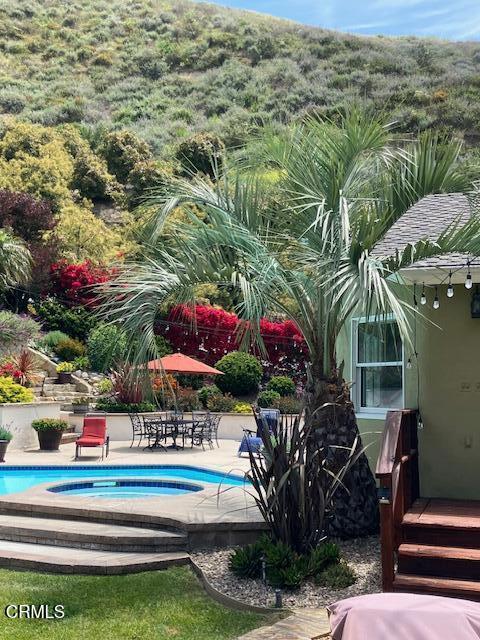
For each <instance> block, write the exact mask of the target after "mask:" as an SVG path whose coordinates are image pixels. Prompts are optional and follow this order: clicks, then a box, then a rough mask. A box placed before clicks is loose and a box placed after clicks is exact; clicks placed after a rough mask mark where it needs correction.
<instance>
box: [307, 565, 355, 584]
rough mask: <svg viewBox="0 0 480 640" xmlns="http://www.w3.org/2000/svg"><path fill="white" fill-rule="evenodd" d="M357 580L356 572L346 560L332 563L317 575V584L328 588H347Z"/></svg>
mask: <svg viewBox="0 0 480 640" xmlns="http://www.w3.org/2000/svg"><path fill="white" fill-rule="evenodd" d="M355 582H356V576H355V573H354V571H353V570H352V569H351V568H350V567H349V566H348V564H346V563H345V562H340V563H338V564H332V565H330V566H329V567H328V568H327V569H325V571H323V572H322V573H319V574H318V575H316V576H315V584H318V585H319V586H321V587H327V588H328V589H346V588H347V587H350V586H351V585H352V584H354V583H355Z"/></svg>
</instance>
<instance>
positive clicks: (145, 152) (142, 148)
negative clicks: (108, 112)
mask: <svg viewBox="0 0 480 640" xmlns="http://www.w3.org/2000/svg"><path fill="white" fill-rule="evenodd" d="M100 152H101V154H102V155H103V157H104V158H105V160H106V162H107V166H108V170H109V171H110V172H111V173H112V174H113V175H115V176H116V177H117V179H118V180H120V182H122V183H126V182H127V180H129V175H130V172H131V171H132V170H133V169H134V167H135V166H136V165H139V164H140V163H145V162H151V161H152V153H151V151H150V149H149V147H148V145H147V144H146V143H145V142H144V141H143V140H141V139H140V138H139V137H137V136H136V135H135V134H134V133H132V132H131V131H127V130H123V131H112V132H110V133H107V135H106V136H105V137H104V139H103V141H102V144H101V146H100ZM137 171H138V170H137Z"/></svg>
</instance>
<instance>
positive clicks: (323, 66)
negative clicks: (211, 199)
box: [0, 0, 480, 156]
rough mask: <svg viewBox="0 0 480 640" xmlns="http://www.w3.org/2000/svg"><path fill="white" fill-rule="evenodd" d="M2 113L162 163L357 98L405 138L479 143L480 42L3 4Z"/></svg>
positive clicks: (182, 13) (183, 8)
mask: <svg viewBox="0 0 480 640" xmlns="http://www.w3.org/2000/svg"><path fill="white" fill-rule="evenodd" d="M0 87H1V91H0V113H3V114H14V115H16V116H17V117H18V118H21V119H27V120H31V121H34V122H40V123H42V124H46V125H55V124H60V123H65V122H79V123H83V124H85V125H87V126H88V127H90V128H91V129H92V132H91V135H92V136H94V135H95V132H96V131H98V130H99V129H102V128H111V127H112V126H113V127H115V128H120V127H126V128H130V129H133V130H134V131H136V132H137V133H138V134H139V135H140V136H142V137H143V138H144V139H146V140H147V141H148V142H149V143H150V144H151V145H152V146H153V148H154V150H155V152H156V153H157V154H159V155H163V156H168V155H169V152H170V145H171V143H172V142H173V141H178V139H179V138H182V137H184V136H187V135H189V134H191V133H192V132H194V131H199V130H207V131H213V132H215V133H218V134H219V135H220V136H221V137H222V138H223V139H224V141H225V143H226V144H227V145H232V144H239V143H241V142H242V141H243V140H244V139H245V137H246V136H247V135H248V133H249V132H250V131H251V130H252V129H254V128H255V127H256V126H257V125H258V123H259V122H261V121H262V120H263V119H264V118H268V117H273V118H276V119H278V120H280V121H282V122H288V121H290V120H292V119H295V118H298V117H301V116H302V115H303V114H304V113H306V112H311V111H319V112H321V113H325V114H333V113H335V112H336V111H337V110H338V109H339V108H342V107H343V106H345V105H346V104H347V103H348V102H349V101H351V100H352V99H355V98H357V99H358V98H361V99H362V100H363V101H365V102H366V103H367V104H372V105H375V106H376V107H377V108H379V109H381V110H384V111H386V112H387V113H388V114H391V115H392V117H393V118H394V119H396V120H398V122H399V127H400V130H403V131H416V130H419V129H425V128H429V127H440V126H442V127H448V128H451V129H454V130H457V131H460V132H461V133H462V134H464V135H465V136H466V138H467V140H468V141H469V142H475V141H476V139H477V136H479V135H480V43H450V42H443V41H436V40H422V39H417V38H398V39H393V38H383V37H375V38H365V37H356V36H351V35H344V34H339V33H336V32H332V31H326V30H323V29H317V28H312V27H306V26H302V25H300V24H296V23H293V22H288V21H282V20H278V19H274V18H270V17H262V16H259V15H256V14H252V13H248V12H241V11H235V10H230V9H223V8H220V7H217V6H215V5H205V4H194V3H192V2H187V1H183V0H180V1H177V0H175V1H174V2H173V1H172V2H169V1H168V0H141V1H137V2H135V1H132V0H77V1H75V0H72V1H69V2H67V1H65V0H10V1H8V2H7V0H3V2H2V3H1V4H0Z"/></svg>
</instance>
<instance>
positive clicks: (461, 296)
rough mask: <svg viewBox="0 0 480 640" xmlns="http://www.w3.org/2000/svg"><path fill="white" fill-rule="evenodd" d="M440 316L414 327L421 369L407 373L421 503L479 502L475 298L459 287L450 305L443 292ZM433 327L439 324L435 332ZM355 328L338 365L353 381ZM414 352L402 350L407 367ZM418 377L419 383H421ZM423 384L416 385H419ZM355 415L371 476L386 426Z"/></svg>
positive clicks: (428, 314)
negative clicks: (416, 416)
mask: <svg viewBox="0 0 480 640" xmlns="http://www.w3.org/2000/svg"><path fill="white" fill-rule="evenodd" d="M439 299H440V308H439V309H437V310H434V309H433V308H432V300H433V291H432V290H431V289H430V290H429V291H428V304H427V305H425V306H421V307H420V309H421V311H422V313H423V314H424V316H425V318H423V319H422V318H418V319H417V322H416V330H417V347H416V350H417V352H418V368H417V366H416V364H415V361H414V359H413V366H412V369H410V370H408V369H405V407H406V408H417V407H420V411H421V415H422V420H423V425H424V426H423V429H421V430H420V431H419V447H420V483H421V493H422V495H424V496H431V497H445V498H465V499H468V498H470V499H480V357H479V356H480V319H472V318H471V317H470V300H471V292H469V291H467V290H466V289H465V288H464V287H463V286H462V285H457V286H456V287H455V295H454V297H453V298H451V299H448V298H447V297H446V287H445V286H443V287H440V288H439ZM433 323H435V325H437V326H435V325H434V324H433ZM350 345H351V326H350V324H349V325H348V327H346V329H345V330H344V331H343V332H342V334H341V336H340V337H339V340H338V356H339V360H342V359H343V360H344V362H345V369H344V375H345V378H346V379H347V380H351V377H352V370H351V360H352V358H351V346H350ZM411 353H412V348H411V347H408V346H406V347H405V361H407V360H408V358H409V356H411ZM417 376H418V377H417ZM418 382H419V384H418ZM361 416H362V414H361V413H359V414H357V417H358V423H359V428H360V431H361V433H362V436H363V440H364V442H365V444H368V443H373V445H372V446H371V447H370V448H369V449H368V451H367V454H368V457H369V459H370V464H371V466H372V469H374V468H375V464H376V459H377V456H378V450H379V442H380V435H381V434H380V433H378V434H377V435H375V433H372V432H381V431H382V430H383V424H384V420H383V419H379V420H373V419H371V418H367V419H364V418H362V417H361Z"/></svg>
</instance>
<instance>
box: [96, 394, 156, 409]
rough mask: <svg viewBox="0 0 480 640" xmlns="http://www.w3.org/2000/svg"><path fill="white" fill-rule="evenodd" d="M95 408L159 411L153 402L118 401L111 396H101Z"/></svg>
mask: <svg viewBox="0 0 480 640" xmlns="http://www.w3.org/2000/svg"><path fill="white" fill-rule="evenodd" d="M95 408H96V409H97V410H98V411H106V412H107V413H129V412H133V413H150V412H152V411H158V407H156V406H155V405H154V404H153V403H152V402H117V401H115V400H113V399H111V398H100V399H99V400H98V401H97V403H96V406H95Z"/></svg>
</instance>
